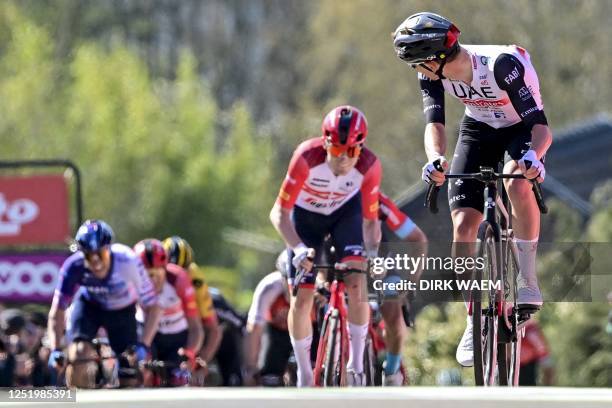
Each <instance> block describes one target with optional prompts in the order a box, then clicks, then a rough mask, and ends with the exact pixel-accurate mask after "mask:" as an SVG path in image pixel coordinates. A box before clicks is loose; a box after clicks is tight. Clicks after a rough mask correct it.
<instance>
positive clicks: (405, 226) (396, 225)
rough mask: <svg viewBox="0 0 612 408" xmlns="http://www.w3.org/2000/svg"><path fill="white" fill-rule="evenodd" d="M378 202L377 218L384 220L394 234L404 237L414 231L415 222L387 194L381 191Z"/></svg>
mask: <svg viewBox="0 0 612 408" xmlns="http://www.w3.org/2000/svg"><path fill="white" fill-rule="evenodd" d="M379 202H380V208H379V210H378V218H379V219H380V220H381V221H383V222H385V223H386V224H387V227H389V229H390V230H391V231H392V232H393V233H395V235H397V236H398V237H399V238H400V239H404V238H406V237H407V236H408V235H410V233H411V232H412V231H414V229H415V228H416V224H415V223H414V222H413V221H412V220H411V219H410V218H409V217H408V216H407V215H406V214H404V213H403V212H402V210H400V209H399V208H398V207H397V205H395V203H394V202H393V200H391V199H390V198H389V197H388V196H387V195H385V194H384V193H382V192H381V193H380V194H379Z"/></svg>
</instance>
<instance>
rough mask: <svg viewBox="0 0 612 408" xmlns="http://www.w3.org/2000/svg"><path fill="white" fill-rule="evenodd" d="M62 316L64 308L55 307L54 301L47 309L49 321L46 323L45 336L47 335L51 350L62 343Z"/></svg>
mask: <svg viewBox="0 0 612 408" xmlns="http://www.w3.org/2000/svg"><path fill="white" fill-rule="evenodd" d="M64 316H65V312H64V310H63V309H60V308H59V307H57V305H56V304H55V303H54V304H53V305H52V306H51V310H50V311H49V322H48V323H47V336H48V337H49V345H50V347H51V350H55V349H58V348H60V347H61V345H62V344H61V343H62V336H63V333H64Z"/></svg>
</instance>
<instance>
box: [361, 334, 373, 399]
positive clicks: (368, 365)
mask: <svg viewBox="0 0 612 408" xmlns="http://www.w3.org/2000/svg"><path fill="white" fill-rule="evenodd" d="M365 341H366V344H365V349H364V352H363V372H364V374H365V377H366V386H368V387H373V386H375V385H376V365H375V356H374V346H373V344H372V338H371V337H370V336H369V335H368V336H367V337H366V340H365Z"/></svg>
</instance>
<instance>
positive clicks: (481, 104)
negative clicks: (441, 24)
mask: <svg viewBox="0 0 612 408" xmlns="http://www.w3.org/2000/svg"><path fill="white" fill-rule="evenodd" d="M461 46H462V47H463V48H464V49H465V50H467V52H468V53H469V55H470V58H471V63H472V82H471V83H470V84H469V85H468V84H466V83H464V82H462V81H454V80H450V79H438V80H430V79H428V78H427V77H426V76H424V75H422V74H418V78H419V82H420V86H421V92H422V94H423V109H424V113H425V118H426V120H427V123H433V122H438V123H442V124H444V92H445V91H446V92H447V93H449V94H450V95H451V96H453V97H455V98H457V99H459V100H460V101H461V102H462V103H463V104H464V105H465V115H466V116H469V117H471V118H472V119H475V120H477V121H479V122H483V123H486V124H487V125H489V126H491V127H493V128H495V129H499V128H505V127H509V126H512V125H514V124H517V123H519V122H521V121H522V122H524V123H525V124H526V125H527V126H528V127H529V129H531V128H532V127H533V125H535V124H538V123H539V124H547V121H546V116H545V115H544V105H543V103H542V97H541V95H540V86H539V83H538V76H537V74H536V71H535V69H534V68H533V65H532V64H531V60H530V57H529V54H528V53H527V51H526V50H525V49H523V48H521V47H519V46H516V45H463V44H462V45H461Z"/></svg>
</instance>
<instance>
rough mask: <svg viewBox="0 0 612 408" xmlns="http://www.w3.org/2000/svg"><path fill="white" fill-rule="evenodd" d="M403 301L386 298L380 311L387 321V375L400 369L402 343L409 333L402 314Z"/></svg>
mask: <svg viewBox="0 0 612 408" xmlns="http://www.w3.org/2000/svg"><path fill="white" fill-rule="evenodd" d="M402 303H403V300H400V299H397V300H396V299H393V300H385V301H384V302H383V304H382V305H381V307H380V312H381V314H382V316H383V320H384V321H385V345H386V348H387V358H386V363H385V374H386V375H393V374H395V373H396V372H397V371H398V370H399V368H400V363H401V355H402V344H404V341H405V339H406V335H407V333H408V331H407V330H406V323H405V322H404V316H403V314H402Z"/></svg>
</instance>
